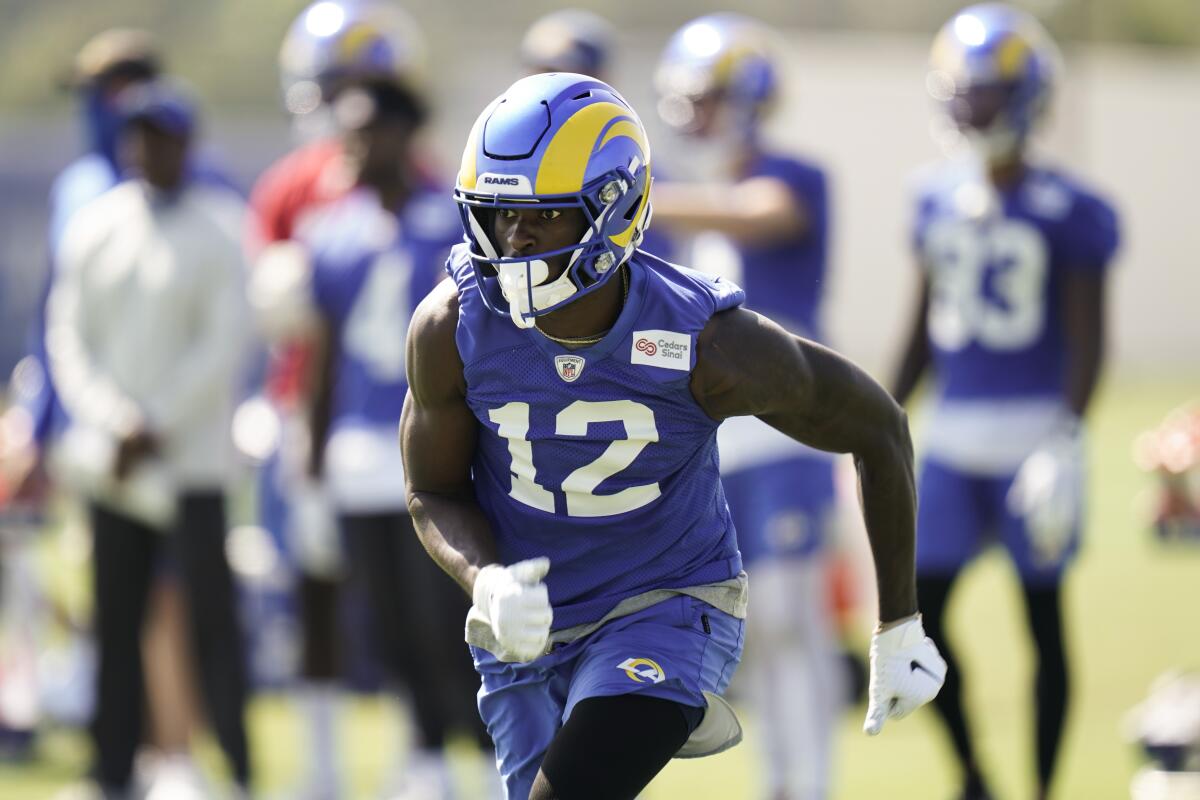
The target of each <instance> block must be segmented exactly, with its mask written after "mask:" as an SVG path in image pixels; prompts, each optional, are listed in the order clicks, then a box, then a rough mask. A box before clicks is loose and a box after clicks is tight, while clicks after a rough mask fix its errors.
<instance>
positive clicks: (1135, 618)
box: [0, 380, 1200, 800]
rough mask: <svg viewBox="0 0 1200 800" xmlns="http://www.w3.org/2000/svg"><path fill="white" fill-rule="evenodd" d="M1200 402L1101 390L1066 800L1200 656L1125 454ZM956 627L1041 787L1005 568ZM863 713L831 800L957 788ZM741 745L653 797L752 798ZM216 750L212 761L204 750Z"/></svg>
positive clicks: (72, 772) (1194, 554)
mask: <svg viewBox="0 0 1200 800" xmlns="http://www.w3.org/2000/svg"><path fill="white" fill-rule="evenodd" d="M1193 397H1200V382H1196V381H1182V380H1176V381H1174V382H1166V381H1155V382H1145V381H1143V382H1131V381H1124V382H1121V383H1119V384H1117V385H1114V386H1112V387H1111V388H1110V389H1109V390H1106V391H1104V392H1103V393H1102V395H1101V396H1100V398H1099V401H1098V406H1097V408H1096V409H1095V414H1094V416H1093V425H1092V432H1091V443H1092V453H1093V470H1094V471H1093V482H1092V486H1093V492H1092V508H1091V528H1090V532H1089V538H1088V545H1087V549H1086V552H1085V554H1084V557H1083V559H1082V560H1081V562H1080V564H1079V566H1078V568H1077V569H1076V570H1075V572H1074V573H1073V575H1072V577H1071V578H1070V580H1069V583H1068V598H1069V608H1068V624H1069V627H1070V635H1071V654H1072V656H1073V667H1074V671H1073V675H1074V679H1075V693H1074V700H1075V702H1074V705H1073V710H1072V715H1071V719H1070V722H1069V724H1068V732H1067V741H1066V744H1065V749H1064V752H1063V757H1062V768H1061V774H1060V784H1059V786H1058V789H1059V791H1058V792H1057V796H1058V797H1060V798H1070V799H1071V800H1074V798H1088V800H1093V799H1097V800H1100V799H1103V798H1120V797H1128V796H1129V793H1128V789H1127V787H1128V784H1129V779H1130V777H1131V775H1132V774H1133V771H1134V769H1135V768H1136V766H1137V763H1138V759H1137V751H1136V749H1135V748H1134V747H1133V746H1131V745H1130V744H1128V743H1127V742H1126V741H1124V739H1123V736H1122V731H1121V723H1122V719H1123V717H1124V715H1125V714H1126V712H1127V711H1128V710H1129V709H1130V708H1131V707H1132V706H1133V705H1134V704H1135V703H1137V702H1138V700H1139V699H1141V698H1142V696H1143V695H1144V694H1145V691H1146V689H1147V687H1148V686H1149V684H1150V682H1151V681H1152V680H1153V678H1154V677H1155V676H1156V675H1158V674H1159V673H1160V672H1162V671H1163V670H1165V669H1168V668H1170V667H1175V666H1193V667H1195V666H1200V637H1198V636H1197V633H1198V629H1197V626H1196V621H1195V610H1196V609H1197V608H1200V548H1194V549H1190V550H1189V549H1184V548H1178V547H1176V548H1163V547H1160V546H1158V545H1157V544H1155V543H1154V542H1153V541H1152V539H1151V538H1150V536H1149V535H1148V534H1147V532H1146V531H1145V529H1144V524H1143V522H1142V518H1141V517H1140V516H1139V511H1138V497H1139V495H1140V494H1142V493H1144V492H1145V490H1146V489H1148V488H1149V487H1150V486H1151V483H1150V481H1149V480H1148V479H1147V478H1146V477H1145V476H1142V475H1140V474H1139V473H1138V472H1137V471H1136V469H1135V468H1134V466H1133V464H1132V461H1131V458H1130V447H1131V444H1132V441H1133V438H1134V436H1135V435H1136V434H1137V433H1138V432H1139V431H1141V430H1143V429H1145V428H1146V427H1149V426H1151V425H1153V424H1156V423H1157V422H1158V421H1159V420H1161V418H1162V417H1163V415H1164V414H1165V413H1166V412H1167V411H1168V410H1169V409H1171V408H1172V407H1174V406H1176V405H1179V404H1180V403H1182V402H1184V401H1186V400H1188V399H1190V398H1193ZM967 577H968V579H969V580H966V581H964V583H963V585H962V588H961V590H960V591H959V594H958V596H957V598H956V601H955V604H954V607H953V610H952V615H951V617H952V619H951V624H952V627H953V630H954V634H955V636H956V640H957V642H958V646H959V652H960V654H961V657H962V660H963V662H964V667H965V672H966V675H967V680H968V687H967V688H968V694H969V703H970V710H971V713H972V716H973V719H974V721H975V723H976V729H977V731H978V735H979V738H980V742H981V744H980V747H981V750H982V754H983V758H984V760H985V766H986V768H987V771H988V774H989V776H991V777H992V779H993V781H994V784H995V787H996V790H997V792H998V794H999V796H1000V797H1003V798H1020V797H1028V796H1031V795H1032V766H1031V762H1032V755H1031V752H1030V745H1029V740H1030V734H1031V730H1032V721H1031V714H1030V707H1029V702H1028V698H1029V695H1030V688H1029V676H1030V653H1029V648H1028V646H1027V644H1026V643H1025V640H1024V638H1023V633H1022V629H1021V627H1020V620H1021V614H1022V610H1021V607H1020V603H1019V597H1018V595H1017V594H1016V593H1015V592H1014V587H1013V580H1012V576H1011V573H1010V572H1009V568H1008V566H1007V564H1006V563H1005V562H1004V561H1003V560H1002V559H1001V558H999V557H995V556H989V557H986V558H984V559H982V560H981V561H980V562H979V563H978V565H977V566H975V567H973V568H972V571H971V573H970V574H969V575H968V576H967ZM861 714H862V710H861V709H858V710H855V711H853V713H851V714H848V715H847V717H846V719H845V721H844V724H843V730H842V732H841V736H840V738H839V740H838V752H837V768H836V784H835V787H836V790H835V793H834V796H835V797H837V798H852V799H854V800H857V799H858V798H864V799H866V798H869V799H870V800H876V799H877V798H889V799H890V800H939V799H940V798H949V797H950V796H951V795H952V789H953V781H954V773H953V771H952V769H951V767H950V762H949V761H948V760H947V758H946V753H947V748H946V746H945V743H944V742H943V740H942V738H941V734H940V731H939V730H938V729H937V728H936V727H935V725H934V722H935V720H934V719H933V717H932V715H931V713H930V712H928V711H921V712H919V713H918V714H917V715H915V716H914V717H913V718H912V719H909V720H905V721H903V722H901V723H899V724H889V726H888V727H887V728H886V729H885V730H884V732H883V734H882V735H881V736H880V737H878V738H875V739H868V738H867V737H865V736H864V735H863V734H862V733H861V732H860V731H859V726H860V723H861ZM746 719H747V723H748V725H747V727H748V730H747V736H746V743H745V745H743V746H741V747H738V748H735V749H734V750H732V751H730V752H729V753H726V754H724V755H721V756H717V757H714V758H710V759H704V760H700V761H684V762H675V763H673V764H672V765H671V766H670V767H669V768H668V769H667V770H666V771H665V772H664V773H663V774H662V775H661V776H660V777H659V778H658V779H657V780H656V781H655V782H654V783H653V784H652V785H651V787H650V788H649V789H648V790H647V791H646V792H645V793H644V795H645V798H647V800H677V799H678V798H689V800H704V799H705V798H721V799H722V800H724V799H725V798H743V797H748V798H753V797H756V794H755V791H756V787H757V786H758V783H757V777H756V761H755V758H756V747H755V744H756V731H755V729H754V725H753V722H754V721H753V718H752V717H750V716H749V715H747V717H746ZM392 720H393V715H392V714H391V713H390V711H389V710H388V709H387V708H386V707H385V706H384V705H383V704H380V703H377V702H371V701H364V702H359V703H355V704H354V705H353V706H352V708H351V709H350V710H349V711H348V712H347V715H346V717H345V718H344V719H343V724H342V732H343V745H342V748H343V755H344V759H345V762H346V764H347V765H348V767H349V772H350V775H349V778H348V782H349V783H350V789H351V791H350V792H349V793H348V796H351V797H354V798H360V797H363V798H369V797H374V796H375V795H374V794H373V788H372V787H374V786H377V785H378V783H379V781H380V780H381V779H382V777H383V776H384V775H385V774H386V771H387V769H388V763H389V760H390V755H391V754H392V753H393V752H396V751H397V749H398V748H397V746H396V744H395V741H396V738H395V737H396V734H395V732H394V723H393V722H392ZM297 723H298V720H297V719H296V718H295V716H294V715H293V712H292V711H291V709H290V707H289V706H288V705H287V704H286V703H285V702H283V701H281V700H279V699H265V700H260V701H258V702H257V703H256V705H255V707H254V709H253V711H252V719H251V724H252V735H253V744H254V754H255V757H256V760H257V764H258V766H259V768H260V775H261V784H262V789H263V794H264V795H265V796H267V797H278V796H280V795H281V793H284V792H285V791H286V789H287V788H288V787H289V786H291V785H293V782H294V780H295V779H296V777H297V775H298V773H299V770H300V765H301V762H302V759H303V757H304V750H303V737H302V731H301V730H300V728H299V726H298V724H297ZM86 753H87V749H86V743H85V742H84V740H83V739H82V737H80V736H79V735H78V734H71V733H58V734H53V735H50V736H47V737H44V738H43V741H42V744H41V748H40V753H39V754H40V756H41V758H40V759H39V761H38V762H37V763H35V764H33V765H30V766H24V767H0V798H4V800H40V799H41V798H49V797H53V796H54V795H55V793H56V792H57V791H58V789H60V788H61V787H63V786H64V785H66V784H67V783H69V782H70V781H71V780H72V779H73V778H74V777H75V776H77V775H78V774H79V773H80V771H81V770H82V769H83V766H84V764H85V762H86ZM205 759H206V761H209V762H215V761H216V760H217V759H216V758H215V756H214V755H213V754H212V753H211V748H208V750H207V751H206V755H205Z"/></svg>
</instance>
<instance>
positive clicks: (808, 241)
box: [739, 154, 829, 340]
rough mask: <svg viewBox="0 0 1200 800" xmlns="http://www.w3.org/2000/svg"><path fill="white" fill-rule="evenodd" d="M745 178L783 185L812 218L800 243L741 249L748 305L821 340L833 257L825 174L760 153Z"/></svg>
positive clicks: (810, 166)
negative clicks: (823, 304) (827, 277)
mask: <svg viewBox="0 0 1200 800" xmlns="http://www.w3.org/2000/svg"><path fill="white" fill-rule="evenodd" d="M746 177H747V178H759V177H769V178H775V179H777V180H780V181H782V182H783V183H784V184H785V185H786V186H787V187H788V189H789V190H790V191H791V192H792V194H793V195H794V196H795V198H796V201H797V203H798V204H799V205H800V207H801V208H803V209H804V213H805V215H806V217H807V230H806V231H805V233H804V235H803V236H802V237H800V238H798V239H792V240H788V241H782V242H773V243H771V244H765V245H757V246H756V245H741V247H740V248H739V249H740V255H741V260H742V273H741V285H742V288H743V289H745V290H746V307H747V308H750V309H753V310H754V311H757V312H759V313H761V314H764V315H766V316H768V317H770V318H771V319H773V320H775V321H776V322H778V323H779V324H780V325H783V326H784V327H785V328H788V329H789V330H791V331H792V332H793V333H797V334H800V335H802V336H805V337H807V338H810V339H816V340H820V339H821V338H822V328H821V319H820V312H821V300H822V298H823V297H824V294H825V272H826V261H827V260H828V256H829V198H828V189H827V186H826V180H825V173H824V172H823V171H822V170H821V169H820V168H819V167H817V166H816V165H813V164H809V163H806V162H804V161H800V160H798V159H795V158H787V157H783V156H774V155H769V154H759V155H758V156H757V157H756V158H755V159H754V161H753V162H752V163H751V164H750V167H749V170H748V172H747V174H746Z"/></svg>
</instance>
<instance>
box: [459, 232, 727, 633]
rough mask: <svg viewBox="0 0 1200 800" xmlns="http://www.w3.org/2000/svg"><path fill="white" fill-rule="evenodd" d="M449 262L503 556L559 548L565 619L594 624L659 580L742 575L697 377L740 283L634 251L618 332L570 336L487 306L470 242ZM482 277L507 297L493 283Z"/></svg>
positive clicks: (488, 508) (480, 491)
mask: <svg viewBox="0 0 1200 800" xmlns="http://www.w3.org/2000/svg"><path fill="white" fill-rule="evenodd" d="M447 269H448V271H449V272H450V275H451V276H452V278H453V279H454V281H455V282H456V283H457V285H458V294H459V302H460V307H459V320H458V329H457V334H456V338H457V344H458V349H459V353H460V354H461V356H462V361H463V366H464V373H465V377H466V383H467V403H468V405H469V406H470V408H471V411H472V412H473V413H474V415H475V417H476V419H477V420H478V422H479V439H478V445H477V451H476V455H475V461H474V469H473V473H474V474H473V477H474V486H475V494H476V497H477V499H478V502H479V504H480V506H481V508H482V510H483V512H484V514H485V515H486V516H487V518H488V520H489V521H490V523H491V526H492V532H493V534H494V536H495V538H496V544H497V547H498V549H499V555H500V560H501V562H502V563H505V564H512V563H514V562H516V561H520V560H522V559H527V558H534V557H537V556H548V557H549V558H550V572H549V575H548V576H547V578H546V584H547V586H548V587H549V592H550V602H551V604H552V605H553V606H554V625H553V627H554V629H555V630H560V629H563V628H568V627H571V626H575V625H580V624H585V623H589V622H594V621H596V620H598V619H600V618H601V617H603V616H604V615H605V614H606V613H607V612H608V611H610V610H611V609H612V608H613V607H614V606H616V605H617V604H618V603H619V602H620V601H622V600H623V599H625V598H629V597H634V596H636V595H640V594H643V593H645V592H648V591H650V590H653V589H672V588H682V587H691V586H698V585H702V584H708V583H715V582H718V581H725V580H729V579H731V578H735V577H736V576H737V575H738V574H739V572H740V571H741V557H740V555H739V554H738V550H737V543H736V537H735V534H734V530H733V525H732V523H731V521H730V518H729V511H728V508H727V506H726V503H725V495H724V492H723V490H722V489H721V483H720V478H719V464H718V457H717V445H716V431H717V426H718V423H717V422H716V421H714V420H712V419H711V418H709V417H708V416H707V415H706V414H705V413H704V412H703V410H701V408H700V407H699V405H698V404H697V403H696V401H695V399H694V398H693V397H692V394H691V391H690V388H689V379H690V376H691V371H692V369H693V368H694V367H695V364H696V339H697V336H698V334H699V333H700V331H701V330H702V329H703V328H704V326H705V324H706V323H707V322H708V320H709V318H711V317H712V315H713V314H715V313H717V312H718V311H722V310H724V309H728V308H733V307H735V306H737V305H739V304H740V303H741V302H742V300H743V293H742V291H741V290H740V289H739V288H737V287H736V286H734V285H733V284H731V283H728V282H726V281H722V280H719V279H716V280H714V279H710V278H707V277H705V276H703V275H701V274H700V273H697V272H693V271H692V270H687V269H683V268H681V267H676V266H673V265H671V264H668V263H667V262H665V261H662V260H660V259H658V258H655V257H654V256H651V255H649V254H647V253H644V252H641V251H638V252H637V253H636V254H635V255H634V256H633V258H632V259H631V261H630V289H629V297H628V299H627V300H626V302H625V306H624V308H623V309H622V311H621V314H620V316H619V317H618V319H617V322H616V324H615V325H614V326H613V328H612V330H611V331H610V332H609V334H608V335H607V336H605V338H604V339H603V340H602V341H600V342H598V343H597V344H595V345H591V346H589V347H586V348H582V349H578V350H568V349H566V348H563V347H561V346H559V345H558V344H556V343H555V342H553V341H551V340H549V339H547V338H546V337H545V336H543V335H542V334H541V333H539V332H538V331H536V330H532V329H530V330H522V329H519V328H517V327H516V326H514V325H513V324H512V322H511V321H510V320H509V319H508V318H507V316H504V317H502V316H499V315H497V314H496V313H495V312H492V311H489V310H488V309H487V308H486V306H485V305H484V303H483V300H482V297H481V296H480V289H479V287H478V285H477V282H476V276H475V272H474V270H473V269H472V267H471V264H470V260H469V258H468V254H467V249H466V247H465V246H459V247H457V248H455V250H454V251H453V253H452V254H451V258H450V261H449V262H448V264H447ZM615 279H616V278H614V280H615ZM488 283H489V284H491V282H488ZM486 288H488V289H489V290H491V289H496V290H497V296H496V297H495V299H494V300H493V305H496V306H497V307H499V308H504V307H505V303H504V301H503V299H502V298H500V297H499V296H498V289H497V288H496V287H494V286H488V287H486ZM489 297H491V295H489Z"/></svg>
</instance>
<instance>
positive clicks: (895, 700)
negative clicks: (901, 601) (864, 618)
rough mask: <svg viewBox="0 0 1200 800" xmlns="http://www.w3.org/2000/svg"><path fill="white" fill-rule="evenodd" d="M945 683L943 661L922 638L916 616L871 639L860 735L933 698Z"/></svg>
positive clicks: (925, 638)
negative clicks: (865, 703) (869, 669)
mask: <svg viewBox="0 0 1200 800" xmlns="http://www.w3.org/2000/svg"><path fill="white" fill-rule="evenodd" d="M945 680H946V662H945V661H944V660H942V656H941V655H940V654H939V653H938V650H937V646H936V645H934V643H933V640H932V639H930V638H929V637H928V636H926V635H925V627H924V626H923V625H922V624H921V618H920V616H917V617H914V618H913V619H910V620H908V621H907V622H903V623H901V624H899V625H897V626H896V627H894V628H889V629H888V630H886V631H884V632H883V633H876V634H875V635H874V636H872V637H871V685H870V688H869V689H868V692H867V696H868V698H869V699H868V703H867V718H866V720H864V721H863V732H864V733H867V734H869V735H871V736H874V735H876V734H878V733H879V732H880V731H881V730H883V723H884V722H886V721H887V720H888V719H902V718H903V717H906V716H908V715H909V714H910V713H912V712H913V711H915V710H916V709H917V708H920V707H921V706H923V705H925V704H926V703H928V702H929V701H930V700H932V699H933V698H935V697H937V693H938V691H939V690H940V689H941V688H942V683H943V682H944V681H945Z"/></svg>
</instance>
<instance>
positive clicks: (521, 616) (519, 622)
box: [400, 281, 554, 661]
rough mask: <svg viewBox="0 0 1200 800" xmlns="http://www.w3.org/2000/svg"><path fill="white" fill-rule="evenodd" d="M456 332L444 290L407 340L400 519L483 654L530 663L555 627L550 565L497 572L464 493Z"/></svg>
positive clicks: (543, 561) (422, 310)
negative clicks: (449, 588)
mask: <svg viewBox="0 0 1200 800" xmlns="http://www.w3.org/2000/svg"><path fill="white" fill-rule="evenodd" d="M457 326H458V287H457V286H456V285H455V283H454V281H442V282H441V283H439V284H438V285H437V286H436V287H435V288H434V290H433V291H432V292H430V293H429V295H428V296H427V297H426V298H425V299H424V300H423V301H421V305H419V306H418V307H417V310H416V313H415V314H414V315H413V319H412V323H411V325H410V326H409V330H408V343H407V346H408V362H407V364H408V396H407V397H406V398H405V400H404V412H403V413H402V414H401V415H400V447H401V450H402V451H403V453H404V475H405V479H406V481H407V489H408V510H409V513H410V514H412V518H413V525H414V527H415V528H416V530H417V536H419V537H420V538H421V544H423V545H424V546H425V550H426V551H427V552H428V553H429V555H430V556H431V557H432V558H433V560H434V561H436V562H437V564H438V566H440V567H441V568H442V569H443V570H445V571H446V573H447V574H449V575H450V577H452V578H454V580H456V581H458V584H459V585H460V586H462V587H463V589H464V590H466V592H467V594H469V595H470V596H471V600H472V601H473V606H472V608H471V613H470V615H469V616H468V617H467V625H468V629H469V630H472V629H475V630H477V629H478V627H479V626H482V627H483V628H485V629H488V630H490V633H491V637H490V638H491V639H492V641H491V642H490V643H489V644H488V645H487V648H486V649H488V650H491V651H492V653H493V654H494V655H495V656H496V657H497V658H499V659H500V660H501V661H532V660H533V659H535V658H537V657H538V656H540V655H541V654H542V653H543V652H544V651H545V648H546V642H547V641H548V638H549V636H550V625H551V623H552V622H553V620H554V613H553V610H552V609H551V607H550V598H549V591H548V590H547V588H546V584H545V583H543V582H542V579H543V578H544V577H545V576H546V573H547V571H548V570H549V569H550V560H549V559H547V558H534V559H529V560H527V561H519V562H517V563H516V564H512V565H509V566H504V565H502V564H499V563H497V558H498V557H497V553H496V540H495V538H494V537H493V535H492V529H491V525H490V524H489V523H488V521H487V518H486V517H485V516H484V515H483V510H482V509H480V507H479V503H478V502H476V500H475V490H474V488H473V487H472V485H471V462H472V461H473V460H474V456H475V445H476V438H477V436H478V431H479V429H478V423H477V422H476V420H475V416H474V415H473V414H472V413H471V409H470V407H469V406H468V405H467V385H466V378H465V376H464V375H463V363H462V357H461V356H460V355H459V353H458V344H457V342H456V341H455V338H454V332H455V329H456V328H457ZM472 641H477V640H474V639H472Z"/></svg>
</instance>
